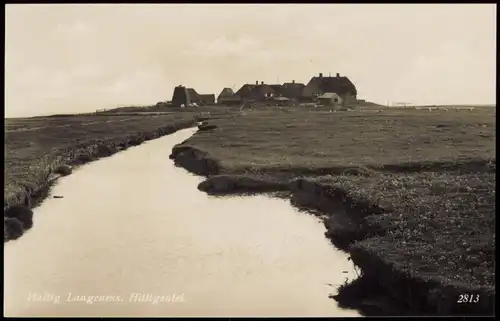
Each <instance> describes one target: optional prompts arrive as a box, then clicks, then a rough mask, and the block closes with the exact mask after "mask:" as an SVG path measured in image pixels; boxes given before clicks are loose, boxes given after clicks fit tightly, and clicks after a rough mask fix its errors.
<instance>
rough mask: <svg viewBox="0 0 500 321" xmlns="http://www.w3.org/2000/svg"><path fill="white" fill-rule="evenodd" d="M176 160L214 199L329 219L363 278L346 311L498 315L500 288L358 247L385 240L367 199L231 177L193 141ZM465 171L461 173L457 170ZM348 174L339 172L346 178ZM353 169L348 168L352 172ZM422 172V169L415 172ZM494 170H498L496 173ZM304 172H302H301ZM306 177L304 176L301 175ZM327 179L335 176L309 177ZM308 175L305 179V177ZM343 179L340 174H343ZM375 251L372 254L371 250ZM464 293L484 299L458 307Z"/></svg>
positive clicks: (293, 183)
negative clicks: (266, 196)
mask: <svg viewBox="0 0 500 321" xmlns="http://www.w3.org/2000/svg"><path fill="white" fill-rule="evenodd" d="M170 158H171V159H173V160H174V163H175V164H176V166H179V167H183V168H185V169H186V170H188V171H190V172H192V173H194V174H197V175H201V176H205V177H206V178H207V179H206V180H205V181H203V182H202V183H200V184H199V186H198V189H199V190H201V191H204V192H206V193H208V194H211V195H220V196H222V195H230V194H258V193H272V192H278V193H281V194H280V196H281V197H283V196H284V195H285V196H287V197H289V198H290V201H291V203H292V205H293V206H295V207H297V208H299V209H301V210H304V211H307V212H309V213H312V214H315V215H319V216H321V217H323V218H324V222H325V226H326V228H327V232H326V233H325V236H326V237H327V238H328V239H330V240H331V242H332V243H333V244H334V245H335V246H336V247H337V248H339V249H341V250H342V251H344V252H347V253H349V254H350V256H351V259H352V261H353V263H354V264H355V265H356V266H358V267H359V268H360V269H361V271H362V273H361V275H360V277H359V278H358V279H357V280H355V281H354V282H351V283H349V284H345V285H343V286H341V287H340V288H339V293H338V294H337V295H335V296H333V298H334V299H335V300H336V301H337V302H338V303H339V306H341V307H344V308H352V309H357V310H358V311H360V313H362V314H364V315H367V316H399V315H406V316H430V315H436V316H447V315H460V316H465V315H468V316H470V315H478V316H491V315H494V306H495V289H494V287H480V288H478V287H473V286H469V285H468V284H453V283H449V282H445V281H443V280H439V279H436V278H434V279H433V278H432V276H431V277H427V278H425V279H424V278H422V277H417V276H411V275H408V274H407V273H404V272H402V271H398V270H397V269H395V268H394V266H392V264H391V262H386V261H384V260H383V259H381V258H380V257H379V256H378V255H377V253H376V251H373V249H372V248H365V247H363V245H362V244H361V245H359V244H355V243H356V242H357V241H365V240H369V239H370V238H371V237H374V236H380V235H382V236H383V235H384V234H385V231H384V228H383V227H382V226H380V225H378V223H370V222H369V221H368V220H366V218H368V217H373V216H377V215H380V214H383V213H384V212H386V210H387V209H384V208H383V207H381V206H379V205H378V204H375V203H373V202H370V201H368V200H366V199H361V198H357V197H353V196H350V194H349V191H348V190H345V189H342V188H338V187H333V186H331V185H329V184H325V183H321V182H317V181H315V180H314V177H312V178H311V177H305V178H298V179H290V178H291V177H292V176H291V175H288V174H287V173H279V174H281V175H272V174H273V173H272V171H270V173H269V175H266V174H262V173H257V174H256V173H243V174H241V173H230V172H228V171H226V170H225V169H224V168H222V166H221V165H220V162H219V161H218V160H216V159H215V158H213V157H212V156H210V155H209V154H208V153H207V152H205V151H203V150H200V149H199V148H196V147H194V146H190V145H189V139H188V140H187V141H185V142H183V143H181V144H178V145H176V146H174V148H173V150H172V154H171V155H170ZM442 165H446V164H428V165H427V164H426V165H424V166H421V165H417V166H416V167H418V168H420V169H421V168H422V167H423V168H424V169H431V170H432V169H435V168H442V167H441V166H442ZM453 165H455V168H452V167H454V166H445V168H446V169H449V170H456V169H459V170H462V171H469V170H471V171H474V170H475V169H477V168H482V169H483V170H484V169H485V168H486V170H489V169H488V164H487V163H486V162H484V161H472V162H469V163H464V164H459V165H457V164H453ZM456 166H459V168H456ZM345 170H346V169H340V170H335V171H334V172H339V173H340V172H342V173H345ZM347 170H348V169H347ZM378 170H381V171H384V170H385V171H396V172H397V171H400V170H410V171H412V170H413V168H409V167H407V166H403V167H401V166H398V167H395V168H392V167H391V166H387V167H384V168H379V169H378ZM415 170H416V168H415ZM370 171H371V169H368V171H364V170H361V171H360V170H359V169H356V170H351V171H350V172H351V173H350V174H352V175H370ZM493 171H494V169H493ZM301 172H302V171H301ZM301 174H302V173H301ZM304 174H305V176H309V175H307V174H316V175H325V174H331V173H328V172H326V173H323V171H320V172H319V173H307V170H306V169H304ZM304 174H303V175H304ZM337 174H338V173H337ZM369 249H371V250H372V251H369ZM461 294H469V295H479V296H480V298H481V300H480V301H479V302H478V303H476V304H473V303H469V304H467V303H465V304H457V299H458V297H459V295H461Z"/></svg>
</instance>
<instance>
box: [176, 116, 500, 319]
mask: <svg viewBox="0 0 500 321" xmlns="http://www.w3.org/2000/svg"><path fill="white" fill-rule="evenodd" d="M208 123H209V124H210V125H216V126H217V128H215V129H212V130H207V131H199V132H198V133H196V134H195V135H194V136H193V137H191V138H190V139H188V140H187V141H186V142H184V143H183V144H181V145H178V146H176V148H174V153H173V154H172V158H174V159H176V158H177V159H180V158H181V157H182V155H183V154H186V153H185V151H189V150H190V149H191V151H193V150H194V151H195V153H193V154H196V152H197V153H198V156H197V157H194V158H193V162H198V163H199V159H200V153H201V154H203V155H205V156H204V157H205V158H207V159H209V160H210V161H211V164H212V166H211V167H212V170H211V171H205V172H204V171H203V170H200V171H199V172H200V173H204V174H206V175H207V176H209V179H208V180H207V181H206V182H204V183H202V184H200V187H202V186H208V185H210V184H207V182H210V181H213V182H214V184H213V185H214V186H215V187H216V189H217V188H219V189H221V190H223V191H224V192H225V193H230V192H231V191H230V189H231V188H232V187H238V188H240V187H242V185H245V183H244V182H243V180H245V179H246V181H247V182H248V178H251V177H261V178H262V177H265V179H267V181H268V182H269V181H270V180H274V185H272V186H276V182H278V183H279V182H282V183H283V182H284V181H290V180H292V181H293V180H294V179H295V183H294V184H292V185H293V186H295V187H291V188H289V189H291V190H294V189H295V192H298V194H301V193H302V203H303V204H306V205H307V207H309V208H314V207H315V208H316V209H318V208H319V209H320V210H321V211H322V212H323V214H324V213H325V212H328V211H329V210H330V213H329V215H330V216H331V219H329V220H327V221H326V223H325V224H326V227H327V230H328V232H327V236H329V237H330V238H331V239H332V242H333V243H334V244H336V245H338V246H339V247H341V248H343V249H345V250H347V251H349V252H350V254H351V257H352V259H353V261H354V263H355V264H356V265H358V266H359V267H360V268H361V269H362V271H363V274H364V276H365V278H368V279H369V281H368V283H367V282H365V284H364V285H363V286H362V289H361V291H357V292H356V293H355V294H354V295H350V292H351V291H353V290H352V288H349V286H345V287H344V291H340V293H339V296H337V299H338V300H341V301H342V300H343V302H341V303H343V304H344V305H345V306H351V307H357V308H361V307H360V305H359V304H355V303H353V302H355V301H358V303H359V301H360V296H361V295H364V296H368V293H369V292H370V291H372V292H373V293H371V294H373V296H375V297H376V296H378V295H379V291H380V289H381V288H385V290H386V291H387V292H389V296H390V297H392V298H391V299H393V300H396V301H399V303H397V304H399V305H400V307H404V308H403V311H402V310H399V311H397V312H393V313H395V314H400V313H404V312H406V313H417V314H418V313H420V314H426V313H427V314H451V313H454V314H462V313H463V314H471V313H472V314H476V313H477V314H484V313H485V314H488V313H491V312H492V310H491V309H492V301H491V300H492V295H493V296H494V262H495V257H494V251H495V241H494V240H495V224H494V222H495V172H496V159H495V130H496V127H495V109H494V108H475V109H474V110H453V109H451V110H448V111H444V110H432V111H428V110H417V109H392V108H388V109H383V110H382V111H381V112H373V111H363V112H361V111H353V112H346V111H344V112H331V111H330V110H328V108H318V109H314V110H307V109H301V108H296V109H291V108H288V109H287V108H280V109H274V110H268V111H265V110H258V111H257V110H255V111H252V110H248V111H245V112H242V113H241V115H239V116H236V115H232V116H228V117H221V118H218V119H215V118H214V119H211V120H208ZM176 149H177V152H176ZM178 163H179V164H180V165H186V166H185V167H186V168H188V167H189V166H191V167H192V168H196V166H195V165H193V164H191V165H190V164H189V160H187V161H186V160H184V161H179V162H178ZM201 164H202V165H203V162H202V163H201ZM204 164H209V162H208V161H205V163H204ZM213 164H216V166H215V165H213ZM217 177H219V178H221V177H225V178H228V179H229V180H230V179H231V177H232V180H233V181H232V182H231V181H229V182H226V184H222V185H220V184H219V187H217V184H215V182H216V180H217ZM304 178H306V180H305V181H304V180H303V179H304ZM297 182H298V183H297ZM306 183H308V184H306ZM249 184H250V183H249ZM251 184H253V186H252V188H253V190H258V189H259V187H258V183H257V186H256V185H255V184H256V183H255V181H253V182H251ZM264 185H265V183H262V187H263V188H265V186H264ZM221 186H222V187H221ZM228 186H229V187H228ZM278 186H279V185H278ZM282 186H284V185H282ZM308 186H309V187H308ZM212 187H213V186H212ZM304 193H305V194H304ZM314 194H315V195H314ZM304 195H305V197H304ZM296 198H300V197H296ZM325 199H326V201H325ZM335 199H338V200H340V202H341V203H343V204H344V206H345V207H348V208H347V210H346V212H347V215H349V216H350V222H351V223H352V225H353V226H354V227H352V226H351V227H349V226H341V225H342V224H340V223H338V222H337V221H336V220H335V218H334V217H335V214H334V213H335V212H339V207H338V206H337V207H335V206H334V205H335V203H334V202H333V200H335ZM299 203H300V202H299ZM320 203H321V204H320ZM325 204H326V205H325ZM320 205H321V206H320ZM356 207H357V209H356ZM332 213H333V214H332ZM332 217H333V218H332ZM361 279H363V278H361ZM367 284H369V285H367ZM375 284H378V285H377V286H376V285H375ZM370 289H371V290H370ZM461 291H462V292H461ZM464 291H469V292H464ZM474 291H476V292H474ZM460 293H462V294H467V293H469V294H468V297H470V296H472V295H473V294H474V293H476V294H477V295H479V296H480V299H478V300H479V301H480V302H475V303H465V304H461V305H460V304H459V303H457V300H460V297H459V296H460V295H461V294H460ZM492 293H493V294H492ZM476 294H474V295H476ZM349 299H351V300H350V301H349ZM462 299H463V298H462ZM467 300H469V299H467ZM474 300H476V299H474ZM367 313H368V312H367ZM380 313H382V312H380ZM385 313H388V312H387V311H386V312H385Z"/></svg>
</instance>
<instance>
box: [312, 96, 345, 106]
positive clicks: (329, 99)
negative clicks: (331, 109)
mask: <svg viewBox="0 0 500 321" xmlns="http://www.w3.org/2000/svg"><path fill="white" fill-rule="evenodd" d="M318 101H319V103H320V104H321V105H324V106H332V105H342V98H341V97H340V96H339V95H337V94H336V93H324V94H323V95H321V96H319V97H318Z"/></svg>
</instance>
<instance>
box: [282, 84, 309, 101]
mask: <svg viewBox="0 0 500 321" xmlns="http://www.w3.org/2000/svg"><path fill="white" fill-rule="evenodd" d="M305 86H306V85H304V84H302V83H296V82H287V83H284V84H283V86H281V87H282V90H281V91H282V95H283V96H285V97H288V98H299V97H300V96H301V95H302V89H304V87H305Z"/></svg>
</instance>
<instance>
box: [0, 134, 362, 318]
mask: <svg viewBox="0 0 500 321" xmlns="http://www.w3.org/2000/svg"><path fill="white" fill-rule="evenodd" d="M194 132H195V129H185V130H181V131H179V132H177V133H174V134H172V135H169V136H164V137H162V138H159V139H156V140H153V141H149V142H145V143H143V144H142V145H140V146H137V147H133V148H130V149H128V150H126V151H124V152H121V153H118V154H115V155H113V156H111V157H108V158H104V159H101V160H99V161H96V162H93V163H90V164H87V165H84V166H82V167H80V168H79V169H77V170H76V171H74V173H73V174H72V175H70V176H67V177H65V178H62V179H60V180H59V181H58V182H57V183H56V186H54V188H53V189H52V192H51V195H58V196H62V197H63V198H48V199H47V200H46V201H45V202H44V203H43V204H42V205H41V206H40V207H38V208H36V209H35V215H34V221H35V222H34V227H33V228H32V229H31V230H30V231H28V232H26V233H25V235H23V236H22V237H21V238H20V239H18V240H15V241H10V242H8V243H6V244H5V245H4V249H5V251H4V259H5V260H4V261H5V263H4V264H5V268H4V289H5V290H4V314H5V315H6V316H144V317H145V316H359V314H358V313H357V312H356V311H352V310H344V309H340V308H338V307H337V304H336V302H335V301H334V300H332V299H330V298H329V297H328V295H329V294H332V293H335V291H336V288H337V286H338V285H339V284H342V283H344V281H345V279H346V278H350V279H352V278H353V277H354V271H353V267H352V263H351V262H350V261H347V257H346V255H345V254H344V253H342V252H340V251H338V250H336V249H334V248H333V246H332V245H331V244H330V242H329V241H328V240H327V239H326V238H325V237H324V232H325V227H324V226H323V224H322V223H321V222H320V221H319V219H318V218H316V217H314V216H312V215H308V214H303V213H299V212H298V211H296V210H295V209H294V208H293V207H292V206H291V205H290V204H289V202H288V201H286V200H282V199H271V198H268V197H266V196H252V197H224V198H216V197H212V196H208V195H206V194H205V193H203V192H200V191H198V190H197V185H198V184H199V183H200V182H201V181H202V178H201V177H198V176H194V175H192V174H190V173H188V172H187V171H186V170H184V169H182V168H178V167H175V166H174V165H173V161H172V160H170V159H169V158H168V156H169V154H170V152H171V150H172V147H173V146H174V145H175V144H177V143H179V142H181V141H183V140H185V139H187V138H188V137H190V136H191V135H192V134H193V133H194ZM345 271H347V273H345Z"/></svg>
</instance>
